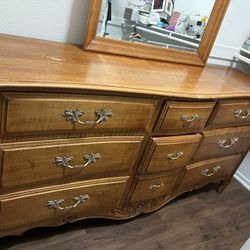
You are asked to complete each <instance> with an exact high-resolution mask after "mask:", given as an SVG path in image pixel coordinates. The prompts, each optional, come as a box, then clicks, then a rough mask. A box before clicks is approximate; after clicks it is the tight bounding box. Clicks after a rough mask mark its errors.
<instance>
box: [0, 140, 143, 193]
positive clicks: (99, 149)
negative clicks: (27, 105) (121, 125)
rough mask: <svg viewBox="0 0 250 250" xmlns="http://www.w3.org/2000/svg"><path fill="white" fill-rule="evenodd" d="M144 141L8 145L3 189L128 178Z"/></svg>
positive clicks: (3, 151)
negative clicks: (49, 182) (74, 181)
mask: <svg viewBox="0 0 250 250" xmlns="http://www.w3.org/2000/svg"><path fill="white" fill-rule="evenodd" d="M142 140H143V137H140V136H133V137H129V136H128V137H127V136H118V137H104V138H83V139H67V140H56V141H44V142H40V143H38V144H37V143H27V142H26V143H20V144H18V145H19V146H18V147H17V143H6V144H2V145H1V147H0V150H1V154H2V161H1V165H2V166H1V169H2V179H1V180H0V184H1V187H2V188H17V187H18V188H19V187H25V186H26V185H40V184H43V183H48V181H51V182H52V181H55V180H56V181H59V182H69V181H72V180H79V179H80V180H88V179H97V178H107V177H116V176H129V175H130V172H131V169H132V168H133V167H134V164H135V161H136V159H137V157H138V152H139V149H140V146H141V142H142Z"/></svg>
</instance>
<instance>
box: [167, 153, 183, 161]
mask: <svg viewBox="0 0 250 250" xmlns="http://www.w3.org/2000/svg"><path fill="white" fill-rule="evenodd" d="M183 155H184V152H178V153H176V154H175V155H174V154H168V159H169V160H178V159H180V158H181V157H182V156H183Z"/></svg>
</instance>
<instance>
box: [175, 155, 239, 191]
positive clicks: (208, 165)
mask: <svg viewBox="0 0 250 250" xmlns="http://www.w3.org/2000/svg"><path fill="white" fill-rule="evenodd" d="M241 160H242V155H233V156H225V157H220V158H216V159H211V160H207V161H202V162H197V163H195V164H191V165H189V166H187V167H186V171H185V175H184V177H183V179H182V181H181V184H180V187H179V188H178V190H179V191H180V192H185V191H190V190H192V189H194V188H199V187H201V186H203V185H206V184H208V183H209V182H212V181H219V180H223V179H225V177H228V176H230V175H232V174H233V173H234V171H235V170H236V169H237V168H238V167H239V164H240V162H241Z"/></svg>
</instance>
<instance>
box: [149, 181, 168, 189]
mask: <svg viewBox="0 0 250 250" xmlns="http://www.w3.org/2000/svg"><path fill="white" fill-rule="evenodd" d="M162 187H164V183H163V182H162V183H161V184H159V185H150V186H149V187H148V189H149V190H153V189H158V188H162Z"/></svg>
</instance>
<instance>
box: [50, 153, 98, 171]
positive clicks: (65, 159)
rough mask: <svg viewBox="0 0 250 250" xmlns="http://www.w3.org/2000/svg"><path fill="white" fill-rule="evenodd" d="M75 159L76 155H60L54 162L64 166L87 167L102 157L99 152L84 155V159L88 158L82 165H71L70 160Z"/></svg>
mask: <svg viewBox="0 0 250 250" xmlns="http://www.w3.org/2000/svg"><path fill="white" fill-rule="evenodd" d="M73 159H74V157H71V156H62V157H60V156H58V157H56V158H55V160H54V162H53V163H54V164H56V165H57V166H58V167H63V168H71V169H73V168H85V167H87V166H88V165H89V164H91V163H96V161H97V160H99V159H101V154H100V153H97V154H93V153H91V154H89V155H84V159H85V160H86V162H85V163H84V164H80V165H74V166H73V165H70V162H71V161H72V160H73Z"/></svg>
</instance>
